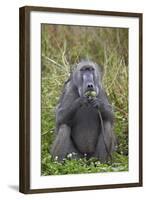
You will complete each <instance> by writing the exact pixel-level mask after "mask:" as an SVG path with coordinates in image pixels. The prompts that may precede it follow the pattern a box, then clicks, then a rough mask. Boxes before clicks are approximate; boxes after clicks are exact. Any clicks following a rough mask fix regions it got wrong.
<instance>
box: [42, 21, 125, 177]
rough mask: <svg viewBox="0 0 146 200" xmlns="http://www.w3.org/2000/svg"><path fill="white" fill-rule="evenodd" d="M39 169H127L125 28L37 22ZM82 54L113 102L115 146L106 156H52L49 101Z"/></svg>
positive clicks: (44, 171)
mask: <svg viewBox="0 0 146 200" xmlns="http://www.w3.org/2000/svg"><path fill="white" fill-rule="evenodd" d="M41 41H42V44H41V48H42V80H41V82H42V86H41V164H42V165H41V166H42V175H53V174H72V173H90V172H91V173H94V172H104V171H105V172H108V171H127V170H128V29H120V28H95V27H78V26H61V25H55V26H54V25H45V24H44V25H42V40H41ZM84 58H88V59H90V60H93V61H94V62H96V63H98V64H100V65H101V66H102V70H103V72H104V73H103V74H104V75H103V78H102V82H103V85H104V88H105V90H106V92H107V94H108V97H109V100H110V102H111V103H112V105H113V108H114V114H115V123H114V132H115V134H116V136H117V138H118V149H117V152H116V153H115V154H114V155H113V159H112V161H111V162H108V163H104V164H101V163H100V162H99V161H97V160H96V159H94V158H93V159H90V160H86V158H83V159H80V160H71V159H66V160H65V161H64V162H63V163H58V162H57V161H52V159H51V156H50V153H49V151H50V147H51V144H52V142H53V139H54V136H55V134H54V131H55V107H56V105H57V102H58V99H59V96H60V94H61V92H62V87H63V84H64V81H65V80H66V79H67V78H68V77H69V75H70V73H71V71H72V70H73V68H74V64H75V63H77V62H79V61H80V60H81V59H84Z"/></svg>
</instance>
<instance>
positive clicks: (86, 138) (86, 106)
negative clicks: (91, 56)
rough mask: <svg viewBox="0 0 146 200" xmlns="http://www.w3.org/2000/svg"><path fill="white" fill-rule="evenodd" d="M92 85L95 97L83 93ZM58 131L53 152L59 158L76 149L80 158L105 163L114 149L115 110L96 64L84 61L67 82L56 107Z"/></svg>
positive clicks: (75, 152)
mask: <svg viewBox="0 0 146 200" xmlns="http://www.w3.org/2000/svg"><path fill="white" fill-rule="evenodd" d="M84 68H85V70H83V69H84ZM90 85H91V86H92V87H93V89H94V90H95V91H96V92H97V94H98V96H97V98H95V99H94V100H89V99H87V97H85V95H84V94H85V92H86V91H87V90H88V87H89V86H90ZM56 133H57V135H56V138H55V141H54V143H53V146H52V149H51V154H52V156H53V158H55V157H56V156H57V157H58V160H63V159H64V158H65V157H66V156H67V154H70V153H73V152H74V154H73V155H75V156H76V157H77V158H80V157H83V156H85V155H86V156H87V157H88V158H90V157H96V158H97V159H99V160H100V161H102V162H104V161H106V160H108V158H109V156H110V155H111V153H112V151H113V150H114V149H115V135H114V133H113V111H112V108H111V105H110V104H109V102H108V99H107V96H106V93H105V91H104V89H103V88H102V84H101V73H100V68H99V66H98V65H96V64H95V63H93V62H91V61H81V62H80V63H79V64H77V66H76V68H75V70H74V71H73V73H72V74H71V76H70V78H69V79H68V81H67V82H66V83H65V85H64V90H63V93H62V95H61V97H60V100H59V104H58V105H57V108H56Z"/></svg>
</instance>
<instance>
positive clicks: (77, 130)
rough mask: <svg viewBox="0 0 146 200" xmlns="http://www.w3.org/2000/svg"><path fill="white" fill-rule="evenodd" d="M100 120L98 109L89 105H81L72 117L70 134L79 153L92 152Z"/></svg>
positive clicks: (98, 131)
mask: <svg viewBox="0 0 146 200" xmlns="http://www.w3.org/2000/svg"><path fill="white" fill-rule="evenodd" d="M99 133H100V121H99V116H98V111H97V110H96V109H95V108H93V107H91V106H83V107H81V108H80V109H78V110H77V112H76V114H75V115H74V117H73V126H72V129H71V135H72V139H73V142H74V143H75V145H76V147H77V148H78V150H79V151H80V152H81V153H87V154H88V153H90V154H91V153H93V152H94V151H95V148H96V144H97V140H98V134H99Z"/></svg>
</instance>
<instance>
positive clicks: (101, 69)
mask: <svg viewBox="0 0 146 200" xmlns="http://www.w3.org/2000/svg"><path fill="white" fill-rule="evenodd" d="M98 71H99V73H100V79H101V82H102V79H103V75H104V67H103V65H101V64H100V65H98Z"/></svg>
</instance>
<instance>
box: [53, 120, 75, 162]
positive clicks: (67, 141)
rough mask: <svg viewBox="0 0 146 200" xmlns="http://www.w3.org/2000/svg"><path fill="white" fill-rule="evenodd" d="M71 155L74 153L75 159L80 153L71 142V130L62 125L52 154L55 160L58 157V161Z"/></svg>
mask: <svg viewBox="0 0 146 200" xmlns="http://www.w3.org/2000/svg"><path fill="white" fill-rule="evenodd" d="M70 153H73V154H72V156H73V157H76V156H78V155H77V154H78V151H77V150H76V148H75V147H74V144H73V142H72V140H71V128H70V127H69V126H67V125H66V124H62V125H61V126H60V127H59V131H58V134H57V136H56V139H55V141H54V143H53V146H52V149H51V154H52V157H53V158H55V157H57V158H58V160H63V159H64V158H65V157H66V156H67V154H70Z"/></svg>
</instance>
